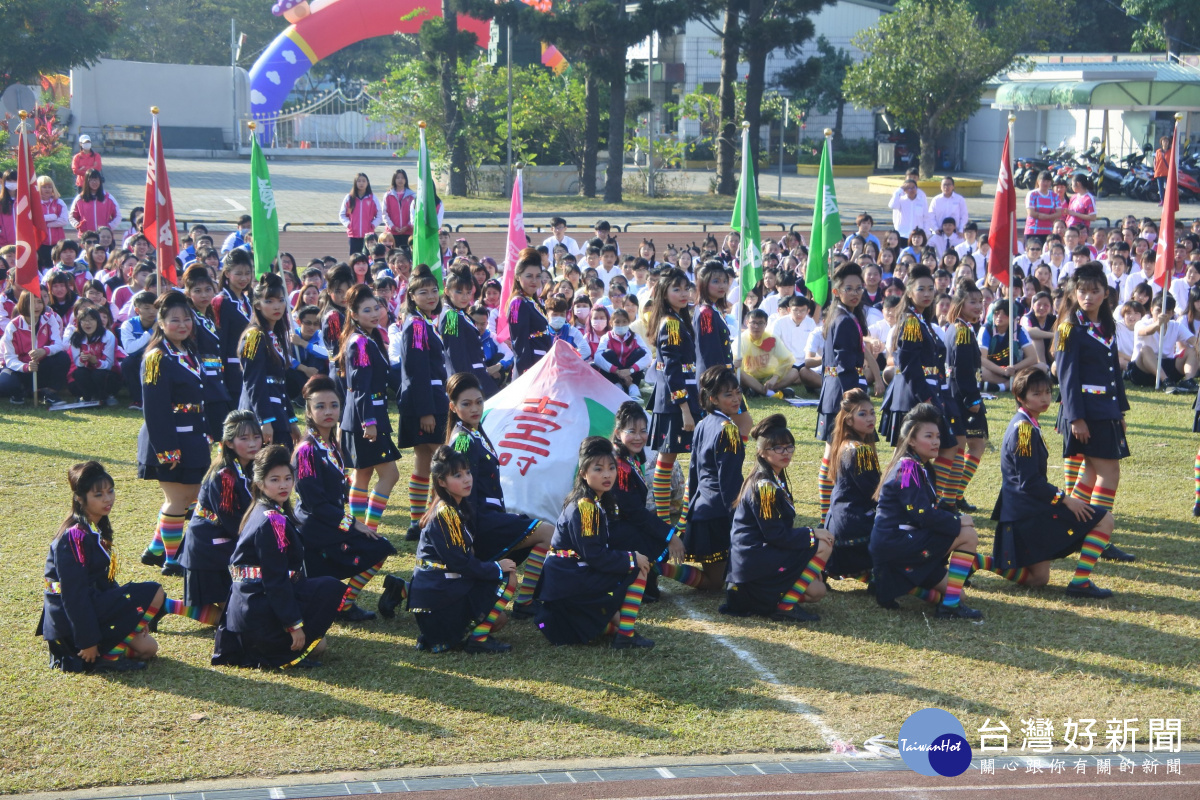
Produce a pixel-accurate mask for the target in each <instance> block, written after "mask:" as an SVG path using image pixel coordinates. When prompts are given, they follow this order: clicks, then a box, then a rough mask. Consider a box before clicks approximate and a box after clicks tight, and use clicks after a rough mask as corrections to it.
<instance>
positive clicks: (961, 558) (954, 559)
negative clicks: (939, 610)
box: [942, 550, 975, 608]
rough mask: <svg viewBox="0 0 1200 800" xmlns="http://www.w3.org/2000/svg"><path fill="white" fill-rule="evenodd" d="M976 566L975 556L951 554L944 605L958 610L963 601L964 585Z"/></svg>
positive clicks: (956, 552) (960, 553)
mask: <svg viewBox="0 0 1200 800" xmlns="http://www.w3.org/2000/svg"><path fill="white" fill-rule="evenodd" d="M974 565H975V554H974V553H967V552H964V551H962V550H955V551H954V552H953V553H951V554H950V568H949V572H948V573H947V575H946V593H945V596H943V597H942V605H944V606H946V607H947V608H957V607H958V603H959V601H960V600H961V599H962V590H963V584H964V583H966V581H967V576H968V575H970V574H971V567H973V566H974Z"/></svg>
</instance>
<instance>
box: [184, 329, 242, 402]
mask: <svg viewBox="0 0 1200 800" xmlns="http://www.w3.org/2000/svg"><path fill="white" fill-rule="evenodd" d="M193 316H195V318H196V325H195V330H196V352H197V353H198V354H199V356H200V361H201V363H202V364H203V365H204V402H206V403H230V402H232V400H233V398H231V397H230V396H229V389H228V388H226V386H225V359H224V357H223V356H222V355H221V332H220V329H219V328H218V327H217V323H215V322H213V321H212V320H211V319H209V318H208V317H206V316H203V315H201V314H196V313H195V312H193ZM220 421H221V422H224V420H220Z"/></svg>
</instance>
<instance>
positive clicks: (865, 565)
mask: <svg viewBox="0 0 1200 800" xmlns="http://www.w3.org/2000/svg"><path fill="white" fill-rule="evenodd" d="M871 566H872V564H871V551H870V549H869V545H868V540H864V541H862V542H860V543H858V544H838V543H836V542H835V543H834V545H833V552H832V553H830V554H829V561H828V562H826V564H825V574H826V575H829V576H830V577H833V578H856V577H858V576H859V575H862V574H863V573H864V572H870V571H871Z"/></svg>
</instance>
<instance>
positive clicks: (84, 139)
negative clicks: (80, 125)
mask: <svg viewBox="0 0 1200 800" xmlns="http://www.w3.org/2000/svg"><path fill="white" fill-rule="evenodd" d="M91 141H92V137H90V136H88V135H87V134H86V133H81V134H79V143H80V144H83V143H84V142H87V143H89V144H90V143H91Z"/></svg>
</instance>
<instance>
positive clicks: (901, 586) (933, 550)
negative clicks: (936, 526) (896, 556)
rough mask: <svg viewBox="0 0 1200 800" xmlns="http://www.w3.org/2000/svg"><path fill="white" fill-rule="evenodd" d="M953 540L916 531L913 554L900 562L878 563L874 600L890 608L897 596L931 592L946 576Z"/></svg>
mask: <svg viewBox="0 0 1200 800" xmlns="http://www.w3.org/2000/svg"><path fill="white" fill-rule="evenodd" d="M952 541H953V540H952V539H947V538H946V537H945V536H937V535H934V534H932V533H928V532H923V531H915V532H914V539H913V540H912V541H911V543H910V544H911V547H912V551H911V555H909V556H906V557H905V558H903V559H901V560H896V561H885V562H876V563H875V564H874V565H873V567H872V573H873V576H874V578H875V600H876V601H877V602H878V603H879V605H881V606H884V607H891V606H892V604H893V603H894V602H895V600H896V598H897V597H902V596H904V595H906V594H908V593H909V591H910V590H912V589H915V588H921V589H932V588H933V587H935V586H937V585H938V584H939V583H941V582H942V578H945V577H946V573H947V571H948V570H947V568H946V566H947V564H948V563H949V559H950V555H949V553H948V552H947V550H948V548H949V546H950V543H951V542H952Z"/></svg>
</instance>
